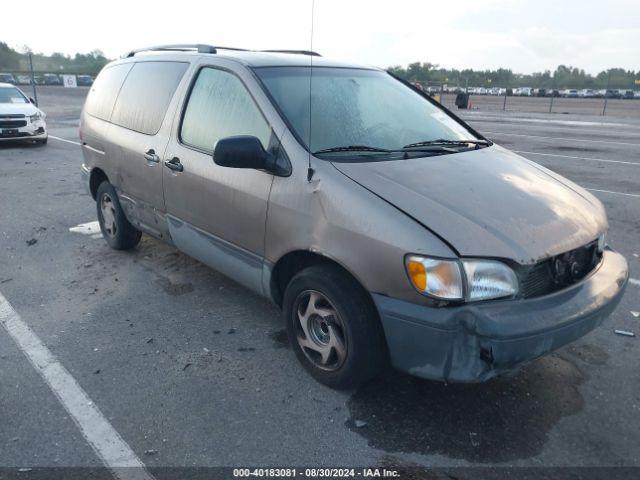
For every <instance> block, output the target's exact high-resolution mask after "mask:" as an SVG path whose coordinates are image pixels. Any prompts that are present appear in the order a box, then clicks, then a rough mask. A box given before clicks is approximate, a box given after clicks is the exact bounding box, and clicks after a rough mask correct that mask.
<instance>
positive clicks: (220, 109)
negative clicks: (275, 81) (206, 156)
mask: <svg viewBox="0 0 640 480" xmlns="http://www.w3.org/2000/svg"><path fill="white" fill-rule="evenodd" d="M234 135H252V136H254V137H258V139H259V140H260V141H261V142H262V145H263V147H264V148H267V147H268V145H269V139H270V137H271V128H270V127H269V124H268V123H267V121H266V120H265V118H264V116H263V115H262V113H261V112H260V110H259V109H258V106H257V105H256V104H255V102H254V100H253V98H252V97H251V95H250V94H249V92H248V91H247V89H246V87H245V86H244V84H243V83H242V82H241V81H240V79H239V78H238V77H236V76H235V75H234V74H232V73H230V72H227V71H224V70H219V69H215V68H203V69H202V70H200V73H199V74H198V78H197V79H196V82H195V84H194V85H193V88H192V90H191V95H190V96H189V100H188V103H187V107H186V109H185V111H184V117H183V120H182V126H181V129H180V139H181V140H182V142H183V143H184V144H186V145H190V146H193V147H196V148H198V149H200V150H204V151H205V152H213V150H214V149H215V146H216V143H218V140H220V139H222V138H225V137H230V136H234Z"/></svg>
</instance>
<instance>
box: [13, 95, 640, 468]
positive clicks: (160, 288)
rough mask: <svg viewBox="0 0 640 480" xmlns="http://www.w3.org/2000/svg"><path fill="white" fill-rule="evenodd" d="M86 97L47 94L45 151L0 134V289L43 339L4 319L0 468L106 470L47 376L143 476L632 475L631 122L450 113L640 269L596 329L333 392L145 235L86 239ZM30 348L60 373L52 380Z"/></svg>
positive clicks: (635, 381)
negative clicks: (556, 192)
mask: <svg viewBox="0 0 640 480" xmlns="http://www.w3.org/2000/svg"><path fill="white" fill-rule="evenodd" d="M84 94H86V89H77V90H67V89H63V88H57V89H56V88H49V89H43V90H42V92H41V94H40V95H39V100H40V104H41V108H43V109H44V110H45V112H47V113H48V114H49V118H48V123H49V126H50V135H51V137H50V140H49V143H48V145H46V146H36V145H25V144H0V295H2V296H4V297H5V298H6V300H7V301H8V303H10V305H11V308H12V311H13V312H14V313H12V316H13V317H12V318H14V320H15V321H19V322H21V323H19V324H18V325H23V326H27V327H28V328H29V329H30V330H28V331H31V332H32V333H33V335H34V337H35V338H38V339H39V340H40V342H41V345H40V346H39V347H38V348H40V347H42V348H40V349H39V350H38V349H36V350H29V348H26V349H25V347H24V345H23V347H22V348H19V347H18V342H17V341H16V339H15V338H14V337H12V336H11V335H9V333H8V332H7V331H6V329H2V328H0V425H2V429H1V430H0V432H1V433H0V466H2V467H16V468H37V467H55V466H65V467H70V466H74V467H99V466H101V465H102V464H103V462H104V457H105V455H107V454H105V450H104V449H102V448H101V447H100V438H99V437H100V435H101V432H102V430H100V431H99V432H98V433H97V434H96V432H95V431H94V432H90V434H91V433H93V434H96V435H97V436H98V438H97V440H96V439H95V438H93V440H91V439H90V438H88V434H87V431H86V425H85V424H84V423H83V421H78V420H77V418H75V417H74V416H73V415H72V414H70V412H71V413H73V412H74V411H84V410H82V409H83V408H85V410H86V407H87V405H84V404H83V405H76V406H75V407H72V409H71V410H70V409H69V407H68V403H65V397H64V394H62V396H61V394H60V393H59V392H56V393H54V391H53V390H52V389H51V388H50V387H49V385H50V384H51V382H52V381H53V382H55V381H56V378H57V381H61V382H62V384H63V388H70V387H68V384H69V382H71V383H72V384H73V382H75V385H76V386H77V387H78V389H79V391H81V392H83V393H84V394H86V399H87V401H86V402H85V403H87V404H89V403H90V405H88V407H90V408H89V410H88V414H92V415H94V416H95V415H98V417H97V418H100V419H101V420H100V421H102V420H104V421H106V422H107V424H108V425H109V426H110V427H112V429H113V432H116V433H117V435H116V436H119V437H120V439H121V440H122V441H123V444H124V445H125V446H126V447H128V448H129V449H130V450H128V454H130V455H131V456H132V458H135V459H138V460H139V461H140V462H141V463H143V464H144V465H146V466H147V467H148V468H149V471H150V472H151V473H152V474H154V475H155V476H156V477H157V478H161V477H162V473H161V472H160V471H159V470H157V468H158V467H167V466H168V467H203V466H204V467H214V466H227V467H229V466H234V467H245V466H246V467H249V466H281V467H282V466H299V467H300V466H331V467H343V466H344V467H346V466H372V465H379V466H382V465H394V466H398V465H399V466H430V467H434V466H435V467H466V466H505V465H508V466H524V467H537V466H558V467H562V466H568V467H575V466H581V467H582V466H604V467H623V466H626V467H634V466H635V467H640V374H638V363H639V361H640V343H639V342H640V318H636V317H634V315H633V314H632V313H631V312H632V311H633V312H637V311H640V280H638V279H640V257H639V255H640V155H639V153H640V120H637V119H634V118H623V117H609V116H608V117H602V116H587V115H560V114H551V115H549V114H543V113H540V114H532V113H523V112H506V113H501V112H488V111H470V112H463V114H462V116H463V117H464V118H465V119H467V120H469V121H470V123H471V124H472V125H473V126H474V128H476V129H477V130H479V131H480V132H483V133H485V134H486V136H487V137H489V138H491V139H492V140H495V141H496V142H497V143H499V144H501V145H502V146H504V147H506V148H509V149H512V150H515V151H517V152H519V153H520V154H521V155H523V156H525V157H527V158H530V159H531V160H533V161H535V162H538V163H540V164H542V165H544V166H545V167H548V168H550V169H551V170H554V171H556V172H558V173H559V174H561V175H564V176H566V177H568V178H569V179H571V180H573V181H574V182H576V183H578V184H580V185H582V186H583V187H586V188H588V189H590V190H591V191H592V192H593V193H594V194H595V195H596V196H597V197H598V198H600V199H601V200H602V202H603V203H604V205H605V206H606V209H607V213H608V215H609V222H610V232H609V242H610V244H611V245H612V246H613V247H614V248H615V249H617V250H619V251H620V252H621V253H623V254H624V255H625V257H626V258H627V260H628V261H629V264H630V270H631V277H632V278H633V279H634V280H635V281H634V283H632V284H630V285H629V287H628V289H627V291H626V293H625V296H624V298H623V299H622V302H621V304H620V306H619V307H618V309H617V310H616V311H615V312H614V314H613V315H612V316H611V317H610V318H609V319H608V320H606V321H605V323H604V325H602V326H601V327H600V328H598V329H597V330H595V331H594V332H592V333H590V334H589V335H587V336H586V337H584V338H582V339H581V340H579V341H578V342H576V343H574V344H572V345H570V346H568V347H566V348H563V349H561V350H560V351H558V352H556V353H555V354H553V355H550V356H548V357H545V358H543V359H541V360H539V361H536V362H534V363H533V364H531V365H529V366H527V367H525V368H524V369H523V370H522V371H521V372H520V373H519V374H518V375H516V376H515V377H510V378H499V379H495V380H492V381H489V382H487V383H484V384H478V385H445V384H442V383H436V382H428V381H424V380H419V379H414V378H411V377H407V376H404V375H401V374H399V373H393V372H389V373H388V374H386V375H384V376H383V377H382V378H380V379H378V380H376V381H374V382H372V383H370V384H368V385H365V386H363V387H361V388H360V389H358V390H356V391H350V392H336V391H333V390H330V389H328V388H325V387H323V386H321V385H319V384H318V383H316V382H315V381H314V380H313V379H311V377H310V376H308V375H307V374H306V373H305V372H304V370H303V368H302V367H301V366H300V365H299V364H298V362H297V361H296V359H295V357H294V354H293V352H292V350H291V349H290V347H289V345H288V343H287V340H286V335H285V333H284V326H283V323H282V320H281V318H280V314H279V312H278V310H277V309H276V308H275V307H273V306H272V305H271V304H270V303H268V302H267V301H266V300H264V299H262V298H260V297H258V296H256V295H254V294H252V293H251V292H249V291H248V290H246V289H244V288H243V287H241V286H239V285H237V284H235V283H233V282H232V281H230V280H228V279H227V278H225V277H224V276H222V275H221V274H219V273H217V272H215V271H214V270H211V269H209V268H207V267H205V266H203V265H201V264H200V263H198V262H197V261H195V260H192V259H190V258H189V257H187V256H186V255H184V254H182V253H180V252H178V251H177V250H175V249H174V248H172V247H168V246H166V245H163V244H161V243H160V242H158V241H156V240H154V239H151V238H149V237H146V236H144V237H143V240H142V242H141V244H140V245H139V247H138V248H136V249H135V250H133V251H131V252H117V251H113V250H110V249H109V248H108V246H107V245H106V243H105V242H104V241H103V240H102V239H101V238H99V235H95V230H93V231H91V228H92V226H91V222H95V220H96V212H95V204H94V202H93V200H92V199H91V197H90V196H89V195H88V194H86V193H85V190H84V186H83V185H82V184H81V182H80V169H79V167H80V164H81V163H82V155H81V151H80V147H79V145H78V144H77V142H78V136H77V135H78V133H77V119H78V117H79V110H80V108H81V105H82V101H83V97H84ZM637 106H638V108H640V102H637ZM470 181H472V179H470ZM523 214H525V212H523ZM84 224H89V226H88V227H87V226H85V227H82V226H81V227H79V228H75V230H76V231H70V229H72V228H74V227H78V226H79V225H84ZM93 228H95V226H94V227H93ZM78 230H79V231H80V232H83V231H84V232H85V233H80V232H78ZM0 300H1V297H0ZM5 313H6V312H5ZM614 329H623V330H629V331H632V332H635V333H636V335H638V336H636V337H623V336H620V335H616V334H614ZM25 331H27V330H23V333H24V332H25ZM18 338H20V337H18ZM29 338H31V337H29ZM42 349H44V350H42ZM34 351H35V352H36V353H37V352H42V351H46V352H49V353H50V354H51V358H52V359H54V360H51V362H52V363H54V364H55V365H54V366H56V367H57V368H62V370H61V372H62V373H60V372H58V375H59V376H58V377H54V378H53V380H52V379H51V377H47V375H48V374H47V371H46V370H45V369H44V367H42V366H38V363H37V362H36V363H35V364H34V360H33V355H34V354H33V353H31V354H30V353H29V352H34ZM25 353H26V355H25ZM29 355H31V356H29ZM34 365H35V367H34ZM65 372H66V374H65ZM65 375H67V376H65ZM65 382H67V383H65ZM64 385H67V386H66V387H64ZM83 398H85V397H83ZM63 405H67V406H66V407H65V406H63ZM73 408H77V409H79V410H73ZM96 412H97V413H96ZM81 418H83V417H81ZM92 418H93V417H92ZM109 432H110V431H107V432H106V433H105V434H104V435H105V438H111V437H112V436H113V433H111V434H110V433H109ZM109 435H111V437H110V436H109ZM96 442H98V446H96ZM154 469H155V470H154ZM469 475H471V474H469ZM458 478H473V477H472V476H465V474H462V473H461V474H459V475H458Z"/></svg>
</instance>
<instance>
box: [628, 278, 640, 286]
mask: <svg viewBox="0 0 640 480" xmlns="http://www.w3.org/2000/svg"><path fill="white" fill-rule="evenodd" d="M629 283H630V284H632V285H636V286H638V287H640V280H636V279H635V278H630V279H629Z"/></svg>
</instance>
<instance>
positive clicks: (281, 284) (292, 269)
mask: <svg viewBox="0 0 640 480" xmlns="http://www.w3.org/2000/svg"><path fill="white" fill-rule="evenodd" d="M313 265H333V266H336V267H338V268H339V269H340V270H342V271H343V272H344V273H345V274H347V275H349V276H350V277H351V278H353V279H354V280H355V281H356V282H357V283H358V285H360V286H361V287H362V288H363V289H364V291H365V292H367V294H368V295H369V296H371V293H370V292H369V291H368V290H367V288H366V287H365V286H364V284H363V283H362V281H361V280H360V279H359V278H358V276H357V275H355V274H354V273H353V272H352V271H350V270H349V269H348V268H347V267H345V266H344V264H342V263H341V262H339V261H338V260H336V259H335V258H332V257H329V256H327V255H325V254H323V253H320V252H314V251H311V250H293V251H290V252H288V253H286V254H284V255H283V256H282V257H280V258H279V259H278V261H277V262H276V263H275V264H274V265H273V267H272V268H271V276H270V279H269V294H270V297H271V300H272V301H273V302H274V303H275V304H276V305H277V306H278V307H282V299H283V297H284V291H285V289H286V288H287V285H288V284H289V282H290V281H291V279H292V278H293V277H294V276H295V275H296V274H297V273H298V272H300V271H302V270H304V269H305V268H307V267H311V266H313ZM372 301H373V299H372Z"/></svg>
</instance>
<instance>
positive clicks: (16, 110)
mask: <svg viewBox="0 0 640 480" xmlns="http://www.w3.org/2000/svg"><path fill="white" fill-rule="evenodd" d="M38 111H39V110H38V107H36V106H35V105H34V104H32V103H0V115H7V114H11V115H16V114H19V115H35V113H36V112H38Z"/></svg>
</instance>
